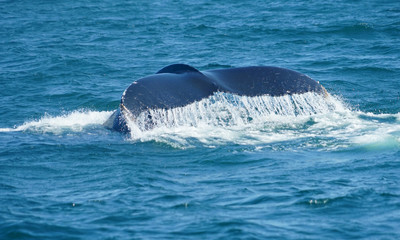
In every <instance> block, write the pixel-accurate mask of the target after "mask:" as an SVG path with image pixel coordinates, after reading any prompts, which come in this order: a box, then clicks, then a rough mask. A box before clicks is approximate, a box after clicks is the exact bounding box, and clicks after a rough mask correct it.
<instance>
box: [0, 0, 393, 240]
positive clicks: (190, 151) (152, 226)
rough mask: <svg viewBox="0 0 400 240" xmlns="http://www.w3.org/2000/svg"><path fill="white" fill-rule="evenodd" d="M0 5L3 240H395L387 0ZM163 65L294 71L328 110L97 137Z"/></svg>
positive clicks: (0, 236)
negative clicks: (135, 85) (318, 88)
mask: <svg viewBox="0 0 400 240" xmlns="http://www.w3.org/2000/svg"><path fill="white" fill-rule="evenodd" d="M0 3H1V4H0V19H1V20H0V22H1V24H0V86H1V87H0V116H1V119H0V206H1V208H0V239H266V238H272V239H399V238H400V187H399V186H400V174H399V173H400V41H399V40H400V4H399V2H398V1H389V0H388V1H374V0H367V1H332V2H329V1H328V2H326V1H229V2H227V1H208V0H196V1H194V0H188V1H172V0H171V1H110V0H101V1H91V0H88V1H46V0H39V1H24V0H21V1H11V0H9V1H7V0H5V1H4V0H3V1H0ZM173 63H185V64H189V65H191V66H193V67H195V68H197V69H199V70H208V69H216V68H229V67H241V66H252V65H266V66H279V67H285V68H289V69H293V70H296V71H299V72H302V73H305V74H307V75H309V76H310V77H311V78H313V79H315V80H318V81H319V82H320V83H321V84H322V85H323V86H324V87H325V88H326V89H327V90H328V92H330V94H331V98H332V99H334V102H335V103H337V105H338V106H339V107H338V108H337V109H335V110H334V111H330V112H322V113H318V114H315V115H310V116H303V117H279V118H276V119H272V120H271V119H268V121H267V120H266V123H265V124H250V125H240V124H239V125H237V124H233V125H229V124H228V126H219V125H218V124H217V125H213V124H212V123H211V124H208V125H207V124H206V125H199V126H194V127H179V126H178V127H176V128H172V129H166V128H164V129H163V128H161V129H158V130H157V131H152V132H150V133H144V134H143V135H135V136H133V135H130V134H128V135H123V134H120V133H117V132H113V131H110V130H108V129H105V128H104V127H103V126H102V123H103V122H104V121H105V120H106V119H107V117H108V116H109V115H111V112H112V111H113V110H115V109H116V108H117V107H118V104H119V101H120V98H121V95H122V92H123V91H124V90H125V89H126V87H128V86H129V85H130V84H131V83H132V82H133V81H134V80H136V79H138V78H141V77H144V76H146V75H149V74H153V73H155V72H157V71H158V70H159V69H161V68H163V67H164V66H166V65H169V64H173ZM212 114H216V115H218V112H214V111H213V110H212V109H211V110H209V112H208V115H212Z"/></svg>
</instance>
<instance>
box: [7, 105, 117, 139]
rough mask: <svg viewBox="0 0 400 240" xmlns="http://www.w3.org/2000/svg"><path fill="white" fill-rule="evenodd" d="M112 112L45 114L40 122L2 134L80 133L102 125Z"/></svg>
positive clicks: (87, 111)
mask: <svg viewBox="0 0 400 240" xmlns="http://www.w3.org/2000/svg"><path fill="white" fill-rule="evenodd" d="M111 114H112V111H90V110H76V111H73V112H70V113H65V114H62V115H60V116H51V115H48V114H45V116H43V117H42V118H40V119H39V120H33V121H29V122H25V123H24V124H22V125H20V126H17V127H15V128H1V129H0V132H18V131H34V132H43V133H47V132H50V133H56V134H57V133H62V132H63V131H65V130H67V131H73V132H80V131H82V130H83V129H84V128H85V127H87V126H90V125H101V124H103V123H104V122H105V121H106V120H107V118H108V117H110V116H111Z"/></svg>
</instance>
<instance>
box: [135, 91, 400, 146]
mask: <svg viewBox="0 0 400 240" xmlns="http://www.w3.org/2000/svg"><path fill="white" fill-rule="evenodd" d="M149 116H151V117H149ZM128 126H129V128H130V130H131V135H130V138H129V139H130V140H131V141H133V142H137V141H141V142H147V141H156V142H163V143H167V144H169V145H171V146H173V147H179V148H187V147H193V146H195V145H196V144H197V143H199V142H200V143H201V144H203V145H205V146H209V147H215V146H218V145H221V144H232V143H233V144H240V145H252V146H260V145H261V146H264V147H271V146H272V145H274V144H277V143H279V144H278V145H279V147H282V146H285V145H287V146H293V145H296V146H298V147H307V148H310V147H311V148H318V149H321V148H322V149H327V150H333V149H339V148H347V147H349V146H352V145H366V146H370V147H373V146H375V145H376V144H381V143H382V142H383V143H384V145H391V146H400V144H399V143H400V137H399V135H400V134H399V132H400V125H399V114H397V115H374V114H371V113H363V112H360V111H352V110H351V109H350V108H349V107H347V106H346V104H345V103H344V102H343V101H342V100H341V99H340V98H338V97H335V96H331V95H328V96H321V95H319V94H316V93H304V94H295V95H286V96H280V97H271V96H259V97H247V96H238V95H232V94H226V93H217V94H215V95H213V96H211V97H209V98H207V99H203V100H201V101H198V102H195V103H193V104H190V105H187V106H185V107H179V108H174V109H168V110H164V109H158V110H149V111H148V112H145V113H142V114H141V115H139V116H138V117H137V118H136V119H135V120H134V121H133V120H132V119H129V120H128Z"/></svg>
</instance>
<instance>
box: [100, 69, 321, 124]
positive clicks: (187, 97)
mask: <svg viewBox="0 0 400 240" xmlns="http://www.w3.org/2000/svg"><path fill="white" fill-rule="evenodd" d="M216 92H226V93H231V94H236V95H240V96H250V97H253V96H262V95H269V96H283V95H292V94H301V93H306V92H315V93H318V94H326V90H325V89H324V87H322V86H321V85H320V84H319V83H318V82H316V81H314V80H313V79H311V78H310V77H308V76H306V75H304V74H301V73H298V72H295V71H292V70H289V69H284V68H278V67H264V66H263V67H240V68H230V69H216V70H208V71H202V72H200V71H198V70H197V69H195V68H193V67H191V66H188V65H185V64H174V65H170V66H167V67H165V68H163V69H161V70H160V71H158V72H157V73H156V74H154V75H150V76H147V77H144V78H141V79H138V80H137V81H135V82H133V83H132V84H131V85H130V86H129V87H128V88H127V89H126V90H125V92H124V93H123V94H122V98H121V104H120V106H119V108H118V109H117V110H116V111H115V112H114V113H113V114H112V116H111V117H110V118H109V119H108V120H107V121H106V122H105V123H104V125H105V126H106V127H108V128H111V129H114V130H117V131H122V132H127V131H129V129H128V127H127V124H126V121H127V118H131V119H135V118H136V117H138V116H139V115H140V114H141V113H143V112H146V111H149V110H151V109H171V108H176V107H183V106H186V105H188V104H191V103H194V102H196V101H200V100H202V99H204V98H207V97H210V96H211V95H213V94H214V93H216ZM148 118H149V119H151V115H149V116H148Z"/></svg>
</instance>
